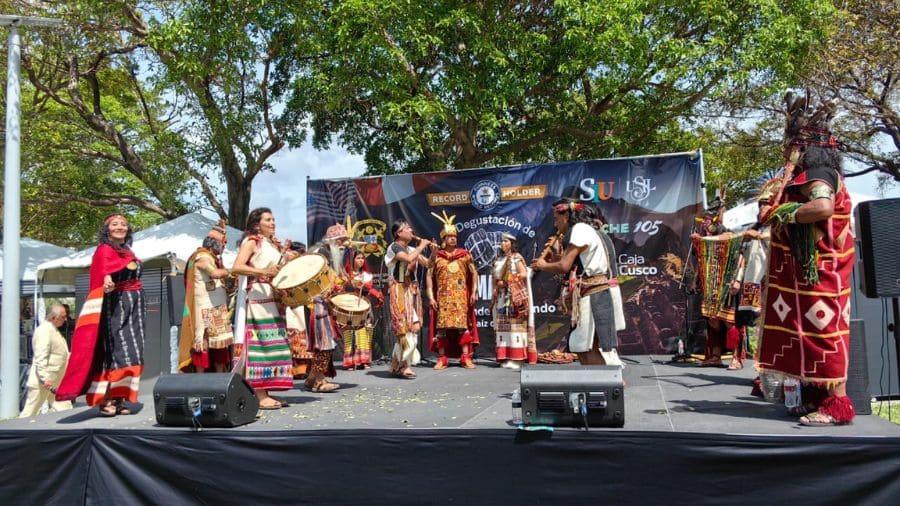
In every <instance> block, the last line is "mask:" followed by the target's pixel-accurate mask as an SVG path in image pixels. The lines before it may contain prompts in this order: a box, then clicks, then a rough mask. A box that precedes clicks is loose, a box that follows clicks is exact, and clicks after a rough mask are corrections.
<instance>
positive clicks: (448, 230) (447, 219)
mask: <svg viewBox="0 0 900 506" xmlns="http://www.w3.org/2000/svg"><path fill="white" fill-rule="evenodd" d="M431 215H432V216H434V217H435V218H437V219H438V221H440V222H441V223H442V224H443V225H444V226H443V227H442V228H441V239H443V238H444V237H445V236H448V235H457V234H458V232H457V230H456V225H454V224H453V220H455V219H456V215H455V214H454V215H453V216H447V211H443V210H442V211H441V214H440V215H438V214H435V213H431Z"/></svg>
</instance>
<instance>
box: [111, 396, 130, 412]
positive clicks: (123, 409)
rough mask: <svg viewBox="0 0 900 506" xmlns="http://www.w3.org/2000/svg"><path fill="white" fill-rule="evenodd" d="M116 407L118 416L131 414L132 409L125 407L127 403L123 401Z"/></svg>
mask: <svg viewBox="0 0 900 506" xmlns="http://www.w3.org/2000/svg"><path fill="white" fill-rule="evenodd" d="M114 405H115V406H116V414H117V415H130V414H131V409H129V408H128V406H126V405H125V401H123V400H122V399H119V400H117V401H116V402H115V404H114Z"/></svg>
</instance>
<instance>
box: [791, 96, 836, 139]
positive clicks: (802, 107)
mask: <svg viewBox="0 0 900 506" xmlns="http://www.w3.org/2000/svg"><path fill="white" fill-rule="evenodd" d="M784 106H785V111H784V115H785V124H784V144H785V146H801V147H802V146H820V147H824V148H830V149H837V147H838V143H837V139H835V138H834V136H833V135H831V127H830V125H829V123H830V122H831V119H832V118H834V114H835V111H836V110H837V102H836V101H835V100H829V101H825V102H819V104H818V105H814V104H813V102H812V98H811V97H810V94H809V91H807V92H806V94H805V95H801V96H796V95H794V94H793V93H791V92H788V93H787V94H786V95H785V96H784Z"/></svg>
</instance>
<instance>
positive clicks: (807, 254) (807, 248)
mask: <svg viewBox="0 0 900 506" xmlns="http://www.w3.org/2000/svg"><path fill="white" fill-rule="evenodd" d="M802 205H803V204H801V203H800V202H786V203H784V204H781V205H780V206H778V207H777V208H776V209H775V210H774V211H773V212H772V214H771V216H770V217H769V222H770V223H771V222H773V221H774V222H777V223H776V224H775V225H776V226H779V227H785V228H786V230H787V234H788V238H789V239H790V246H791V254H793V255H794V258H795V259H796V260H797V263H798V264H799V265H800V277H801V278H802V279H803V280H805V281H806V283H807V284H810V285H814V284H816V283H818V282H819V251H818V250H817V249H816V230H815V226H814V225H813V224H812V223H796V219H797V210H799V209H800V206H802Z"/></svg>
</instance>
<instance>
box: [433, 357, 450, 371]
mask: <svg viewBox="0 0 900 506" xmlns="http://www.w3.org/2000/svg"><path fill="white" fill-rule="evenodd" d="M448 365H450V361H449V360H448V359H447V356H446V355H441V356H440V357H438V359H437V363H436V364H434V370H435V371H443V370H444V369H446V368H447V366H448Z"/></svg>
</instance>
